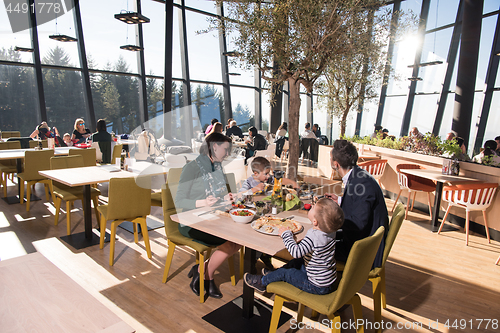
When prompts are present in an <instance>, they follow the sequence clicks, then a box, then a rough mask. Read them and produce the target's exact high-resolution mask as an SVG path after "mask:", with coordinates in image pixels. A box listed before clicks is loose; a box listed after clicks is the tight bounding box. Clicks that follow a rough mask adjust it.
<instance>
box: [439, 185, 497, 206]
mask: <svg viewBox="0 0 500 333" xmlns="http://www.w3.org/2000/svg"><path fill="white" fill-rule="evenodd" d="M497 188H498V184H497V183H469V184H457V185H453V186H446V187H445V188H444V189H443V199H444V200H446V201H448V202H453V203H457V204H461V205H464V206H466V207H467V208H468V209H469V210H480V209H486V208H488V207H489V206H490V204H491V201H492V200H493V197H494V196H495V192H496V190H497Z"/></svg>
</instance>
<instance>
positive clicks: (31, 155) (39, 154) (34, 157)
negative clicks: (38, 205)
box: [17, 149, 54, 212]
mask: <svg viewBox="0 0 500 333" xmlns="http://www.w3.org/2000/svg"><path fill="white" fill-rule="evenodd" d="M53 156H54V150H52V149H49V150H34V151H29V150H28V151H26V152H25V153H24V171H23V172H21V173H20V174H18V175H17V177H19V179H20V180H21V181H22V184H21V191H20V196H19V198H24V182H26V211H27V212H29V211H30V200H31V187H32V186H34V185H35V184H36V183H43V184H44V185H45V196H46V198H47V201H49V189H50V192H51V193H52V192H53V191H52V189H51V186H52V182H51V181H50V179H48V178H47V177H44V176H42V175H40V174H39V173H38V171H40V170H50V158H51V157H53ZM20 202H21V204H23V203H24V200H20Z"/></svg>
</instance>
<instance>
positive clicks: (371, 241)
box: [267, 227, 384, 333]
mask: <svg viewBox="0 0 500 333" xmlns="http://www.w3.org/2000/svg"><path fill="white" fill-rule="evenodd" d="M383 235H384V227H380V228H378V229H377V231H376V232H375V233H374V234H373V235H372V236H370V237H366V238H364V239H361V240H358V241H357V242H355V243H354V245H353V246H352V249H351V252H350V253H349V257H348V258H347V262H346V265H345V269H344V273H343V274H342V278H341V280H340V282H339V286H338V288H337V290H336V291H334V292H332V293H330V294H326V295H314V294H309V293H307V292H305V291H302V290H300V289H298V288H295V287H294V286H292V285H291V284H288V283H286V282H273V283H270V284H269V285H268V286H267V292H269V293H274V294H276V297H275V298H274V307H273V314H272V317H271V325H270V327H269V332H270V333H271V332H276V330H277V328H278V322H279V317H280V314H281V308H282V307H283V302H284V301H285V300H289V301H295V302H299V303H300V304H299V309H298V312H297V322H301V321H302V318H303V317H304V307H305V306H308V307H310V308H312V309H313V310H314V311H316V312H319V313H323V314H326V315H327V316H328V319H330V323H331V327H332V332H334V331H336V332H340V325H341V323H340V316H339V315H338V314H336V311H338V310H339V309H340V308H341V307H342V306H343V305H344V304H352V306H353V312H354V321H356V322H357V321H358V320H362V319H363V310H362V308H361V299H360V297H359V295H358V293H357V292H358V291H359V290H360V289H361V287H363V285H364V284H365V282H366V280H367V279H368V274H369V273H370V269H371V267H372V265H373V260H374V259H375V255H376V253H377V250H378V248H379V245H380V241H381V240H382V237H383ZM356 330H357V332H363V325H362V324H361V325H359V326H357V327H356Z"/></svg>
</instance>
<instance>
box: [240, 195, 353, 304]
mask: <svg viewBox="0 0 500 333" xmlns="http://www.w3.org/2000/svg"><path fill="white" fill-rule="evenodd" d="M307 217H308V218H309V220H310V221H311V222H312V224H313V227H312V228H311V229H309V231H308V232H307V234H306V236H305V237H304V239H302V240H301V241H300V242H299V243H298V244H297V242H296V241H295V239H294V238H293V234H292V232H291V231H290V230H288V229H286V228H281V229H280V231H279V232H280V235H281V237H282V238H283V243H285V247H286V248H287V250H288V251H289V252H290V254H291V255H292V257H294V258H295V259H292V260H291V261H290V262H288V263H287V264H286V265H284V266H283V267H281V268H278V269H277V270H275V271H269V270H268V269H266V268H264V269H262V275H255V274H249V273H246V274H245V276H244V280H245V283H246V284H247V285H248V286H249V287H252V288H254V289H256V290H258V291H260V292H265V291H266V286H267V285H268V284H270V283H271V282H277V281H285V282H287V283H290V284H291V285H293V286H295V287H297V288H299V289H300V290H303V291H305V292H308V293H311V294H317V295H324V294H328V293H331V292H333V291H335V289H336V287H337V285H338V284H337V283H336V280H337V270H336V267H335V266H336V261H335V243H336V240H335V233H336V231H337V230H338V229H339V228H341V227H342V224H343V223H344V212H343V211H342V209H341V208H340V207H339V205H338V204H337V203H336V202H335V201H333V200H331V199H327V198H322V199H320V200H319V201H318V202H317V203H316V205H314V206H313V208H311V210H309V213H308V214H307Z"/></svg>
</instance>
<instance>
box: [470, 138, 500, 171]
mask: <svg viewBox="0 0 500 333" xmlns="http://www.w3.org/2000/svg"><path fill="white" fill-rule="evenodd" d="M483 147H484V150H483V151H482V152H480V153H479V154H477V155H476V156H474V157H473V158H472V161H473V162H476V163H481V164H488V165H490V164H491V165H500V156H498V155H497V154H495V149H496V148H497V143H496V142H495V141H493V140H487V141H486V142H485V143H484V146H483Z"/></svg>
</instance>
